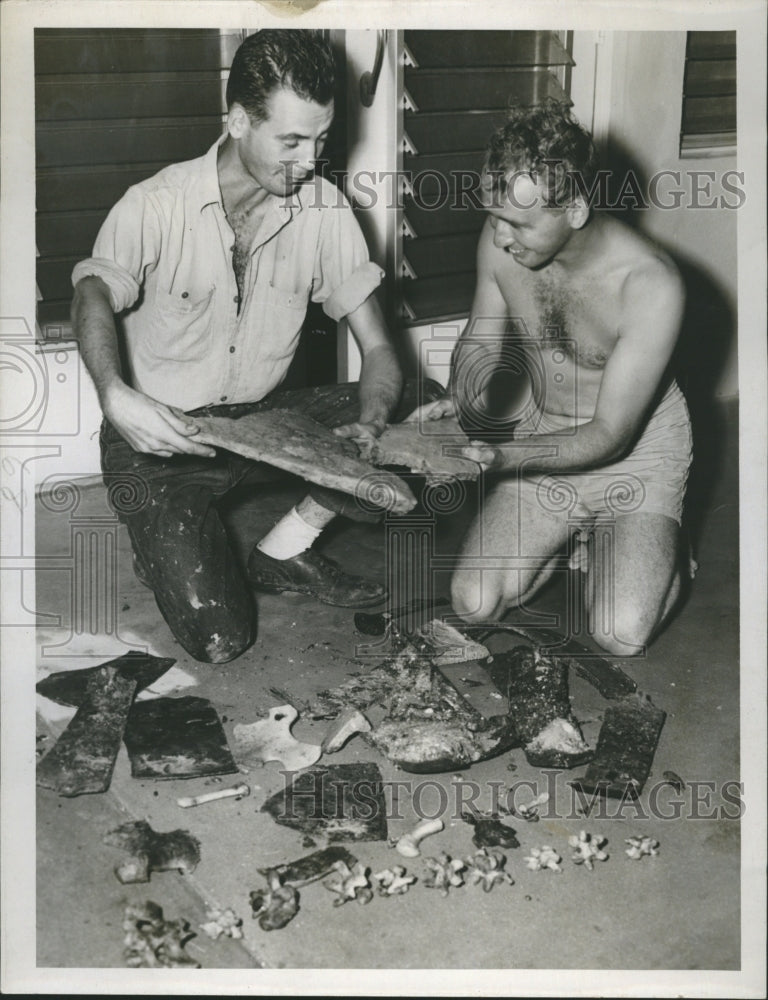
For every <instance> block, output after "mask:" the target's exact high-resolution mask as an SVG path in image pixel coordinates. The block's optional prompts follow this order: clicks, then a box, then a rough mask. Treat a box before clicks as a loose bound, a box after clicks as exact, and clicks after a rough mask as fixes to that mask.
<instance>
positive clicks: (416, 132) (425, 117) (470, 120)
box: [403, 111, 507, 154]
mask: <svg viewBox="0 0 768 1000" xmlns="http://www.w3.org/2000/svg"><path fill="white" fill-rule="evenodd" d="M506 117H507V116H506V112H505V111H463V112H462V111H460V112H453V111H433V112H419V113H414V112H412V111H406V112H405V118H404V124H403V127H404V130H405V134H406V136H407V137H408V139H410V141H411V142H412V144H413V146H414V147H415V149H416V151H417V153H419V154H424V153H447V152H459V151H469V150H484V149H485V147H486V146H487V144H488V140H489V139H490V137H491V135H492V134H493V132H494V131H495V130H496V129H497V128H498V126H499V125H502V124H503V123H504V120H505V118H506Z"/></svg>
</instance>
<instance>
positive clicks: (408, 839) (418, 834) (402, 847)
mask: <svg viewBox="0 0 768 1000" xmlns="http://www.w3.org/2000/svg"><path fill="white" fill-rule="evenodd" d="M442 829H444V824H443V821H442V820H441V819H425V820H422V821H421V823H419V824H418V826H416V827H414V829H413V830H411V832H410V833H405V834H403V836H402V837H401V838H400V839H399V840H398V842H397V845H396V846H397V853H398V854H402V856H403V857H404V858H418V857H419V855H420V854H421V851H420V850H419V844H420V842H421V841H422V840H424V838H425V837H429V836H431V835H432V834H433V833H440V831H441V830H442Z"/></svg>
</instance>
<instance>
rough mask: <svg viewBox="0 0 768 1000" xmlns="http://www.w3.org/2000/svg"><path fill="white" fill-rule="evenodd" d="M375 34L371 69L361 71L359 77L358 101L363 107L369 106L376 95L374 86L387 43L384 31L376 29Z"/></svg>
mask: <svg viewBox="0 0 768 1000" xmlns="http://www.w3.org/2000/svg"><path fill="white" fill-rule="evenodd" d="M376 35H377V38H376V58H375V59H374V61H373V70H372V71H371V72H370V73H363V75H362V76H361V77H360V102H361V104H362V105H363V107H365V108H370V106H371V105H372V104H373V99H374V97H375V96H376V87H377V85H378V82H379V75H380V73H381V67H382V64H383V62H384V49H385V48H386V45H387V32H386V31H377V32H376Z"/></svg>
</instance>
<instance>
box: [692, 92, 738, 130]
mask: <svg viewBox="0 0 768 1000" xmlns="http://www.w3.org/2000/svg"><path fill="white" fill-rule="evenodd" d="M735 128H736V97H735V95H734V96H733V97H686V98H685V100H684V101H683V132H692V133H701V132H728V131H731V130H734V129H735Z"/></svg>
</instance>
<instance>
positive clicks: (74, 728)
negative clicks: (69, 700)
mask: <svg viewBox="0 0 768 1000" xmlns="http://www.w3.org/2000/svg"><path fill="white" fill-rule="evenodd" d="M136 685H137V680H136V678H135V677H126V676H124V674H123V673H122V671H121V669H120V667H119V666H114V665H113V666H109V665H107V666H102V667H98V668H97V669H96V670H95V671H94V672H92V673H91V674H90V675H89V676H88V678H87V679H86V682H85V687H84V692H83V698H82V701H81V702H80V707H79V708H78V710H77V712H76V713H75V716H74V718H73V719H72V720H71V722H70V723H69V725H68V726H67V728H66V729H65V730H64V732H63V733H62V734H61V736H60V737H59V739H58V740H57V742H56V744H55V745H54V747H53V749H52V750H51V751H50V752H49V753H48V754H47V755H46V756H45V757H43V758H42V760H40V761H39V762H38V765H37V784H38V785H40V786H41V787H43V788H52V789H53V790H54V791H56V792H58V793H59V795H66V796H75V795H84V794H88V793H94V792H104V791H106V790H107V788H109V784H110V781H111V780H112V772H113V770H114V767H115V760H116V759H117V754H118V751H119V749H120V741H121V739H122V738H123V732H124V730H125V727H126V722H127V719H128V713H129V710H130V708H131V702H132V701H133V698H134V694H135V692H136Z"/></svg>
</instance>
